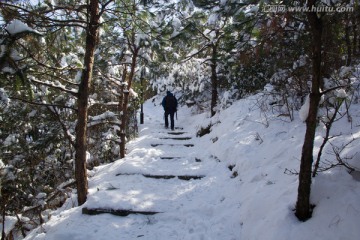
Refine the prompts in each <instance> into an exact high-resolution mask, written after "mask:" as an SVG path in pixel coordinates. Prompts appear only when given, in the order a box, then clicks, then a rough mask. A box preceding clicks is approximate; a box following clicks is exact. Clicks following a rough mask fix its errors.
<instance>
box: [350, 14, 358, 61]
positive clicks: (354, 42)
mask: <svg viewBox="0 0 360 240" xmlns="http://www.w3.org/2000/svg"><path fill="white" fill-rule="evenodd" d="M351 24H352V32H353V47H352V48H353V55H354V56H357V55H358V53H359V51H358V47H357V45H358V42H357V39H358V34H357V31H358V30H357V24H356V16H355V13H352V16H351Z"/></svg>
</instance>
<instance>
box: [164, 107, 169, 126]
mask: <svg viewBox="0 0 360 240" xmlns="http://www.w3.org/2000/svg"><path fill="white" fill-rule="evenodd" d="M168 118H169V112H166V111H165V128H168V127H169V119H168Z"/></svg>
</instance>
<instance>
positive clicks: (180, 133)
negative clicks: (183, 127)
mask: <svg viewBox="0 0 360 240" xmlns="http://www.w3.org/2000/svg"><path fill="white" fill-rule="evenodd" d="M185 133H186V132H168V133H167V134H170V135H182V134H185Z"/></svg>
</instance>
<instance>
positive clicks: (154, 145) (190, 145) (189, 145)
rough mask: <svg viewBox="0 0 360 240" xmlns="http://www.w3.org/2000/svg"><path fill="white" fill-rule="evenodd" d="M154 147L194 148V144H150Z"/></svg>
mask: <svg viewBox="0 0 360 240" xmlns="http://www.w3.org/2000/svg"><path fill="white" fill-rule="evenodd" d="M150 145H151V146H152V147H158V146H165V145H166V146H171V147H174V146H185V147H193V146H194V144H192V143H188V144H166V143H152V144H150Z"/></svg>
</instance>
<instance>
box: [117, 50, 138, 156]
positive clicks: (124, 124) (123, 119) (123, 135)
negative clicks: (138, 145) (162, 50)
mask: <svg viewBox="0 0 360 240" xmlns="http://www.w3.org/2000/svg"><path fill="white" fill-rule="evenodd" d="M139 50H140V47H136V46H134V48H133V51H132V54H133V55H132V61H131V70H130V73H129V77H128V82H127V90H126V91H124V98H123V107H122V112H123V115H122V116H121V127H120V128H121V129H120V131H121V132H120V141H121V142H120V158H124V157H125V152H126V151H125V145H126V127H127V112H128V111H127V110H128V104H129V91H130V88H131V84H132V80H133V78H134V74H135V67H136V61H137V57H138V54H139Z"/></svg>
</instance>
